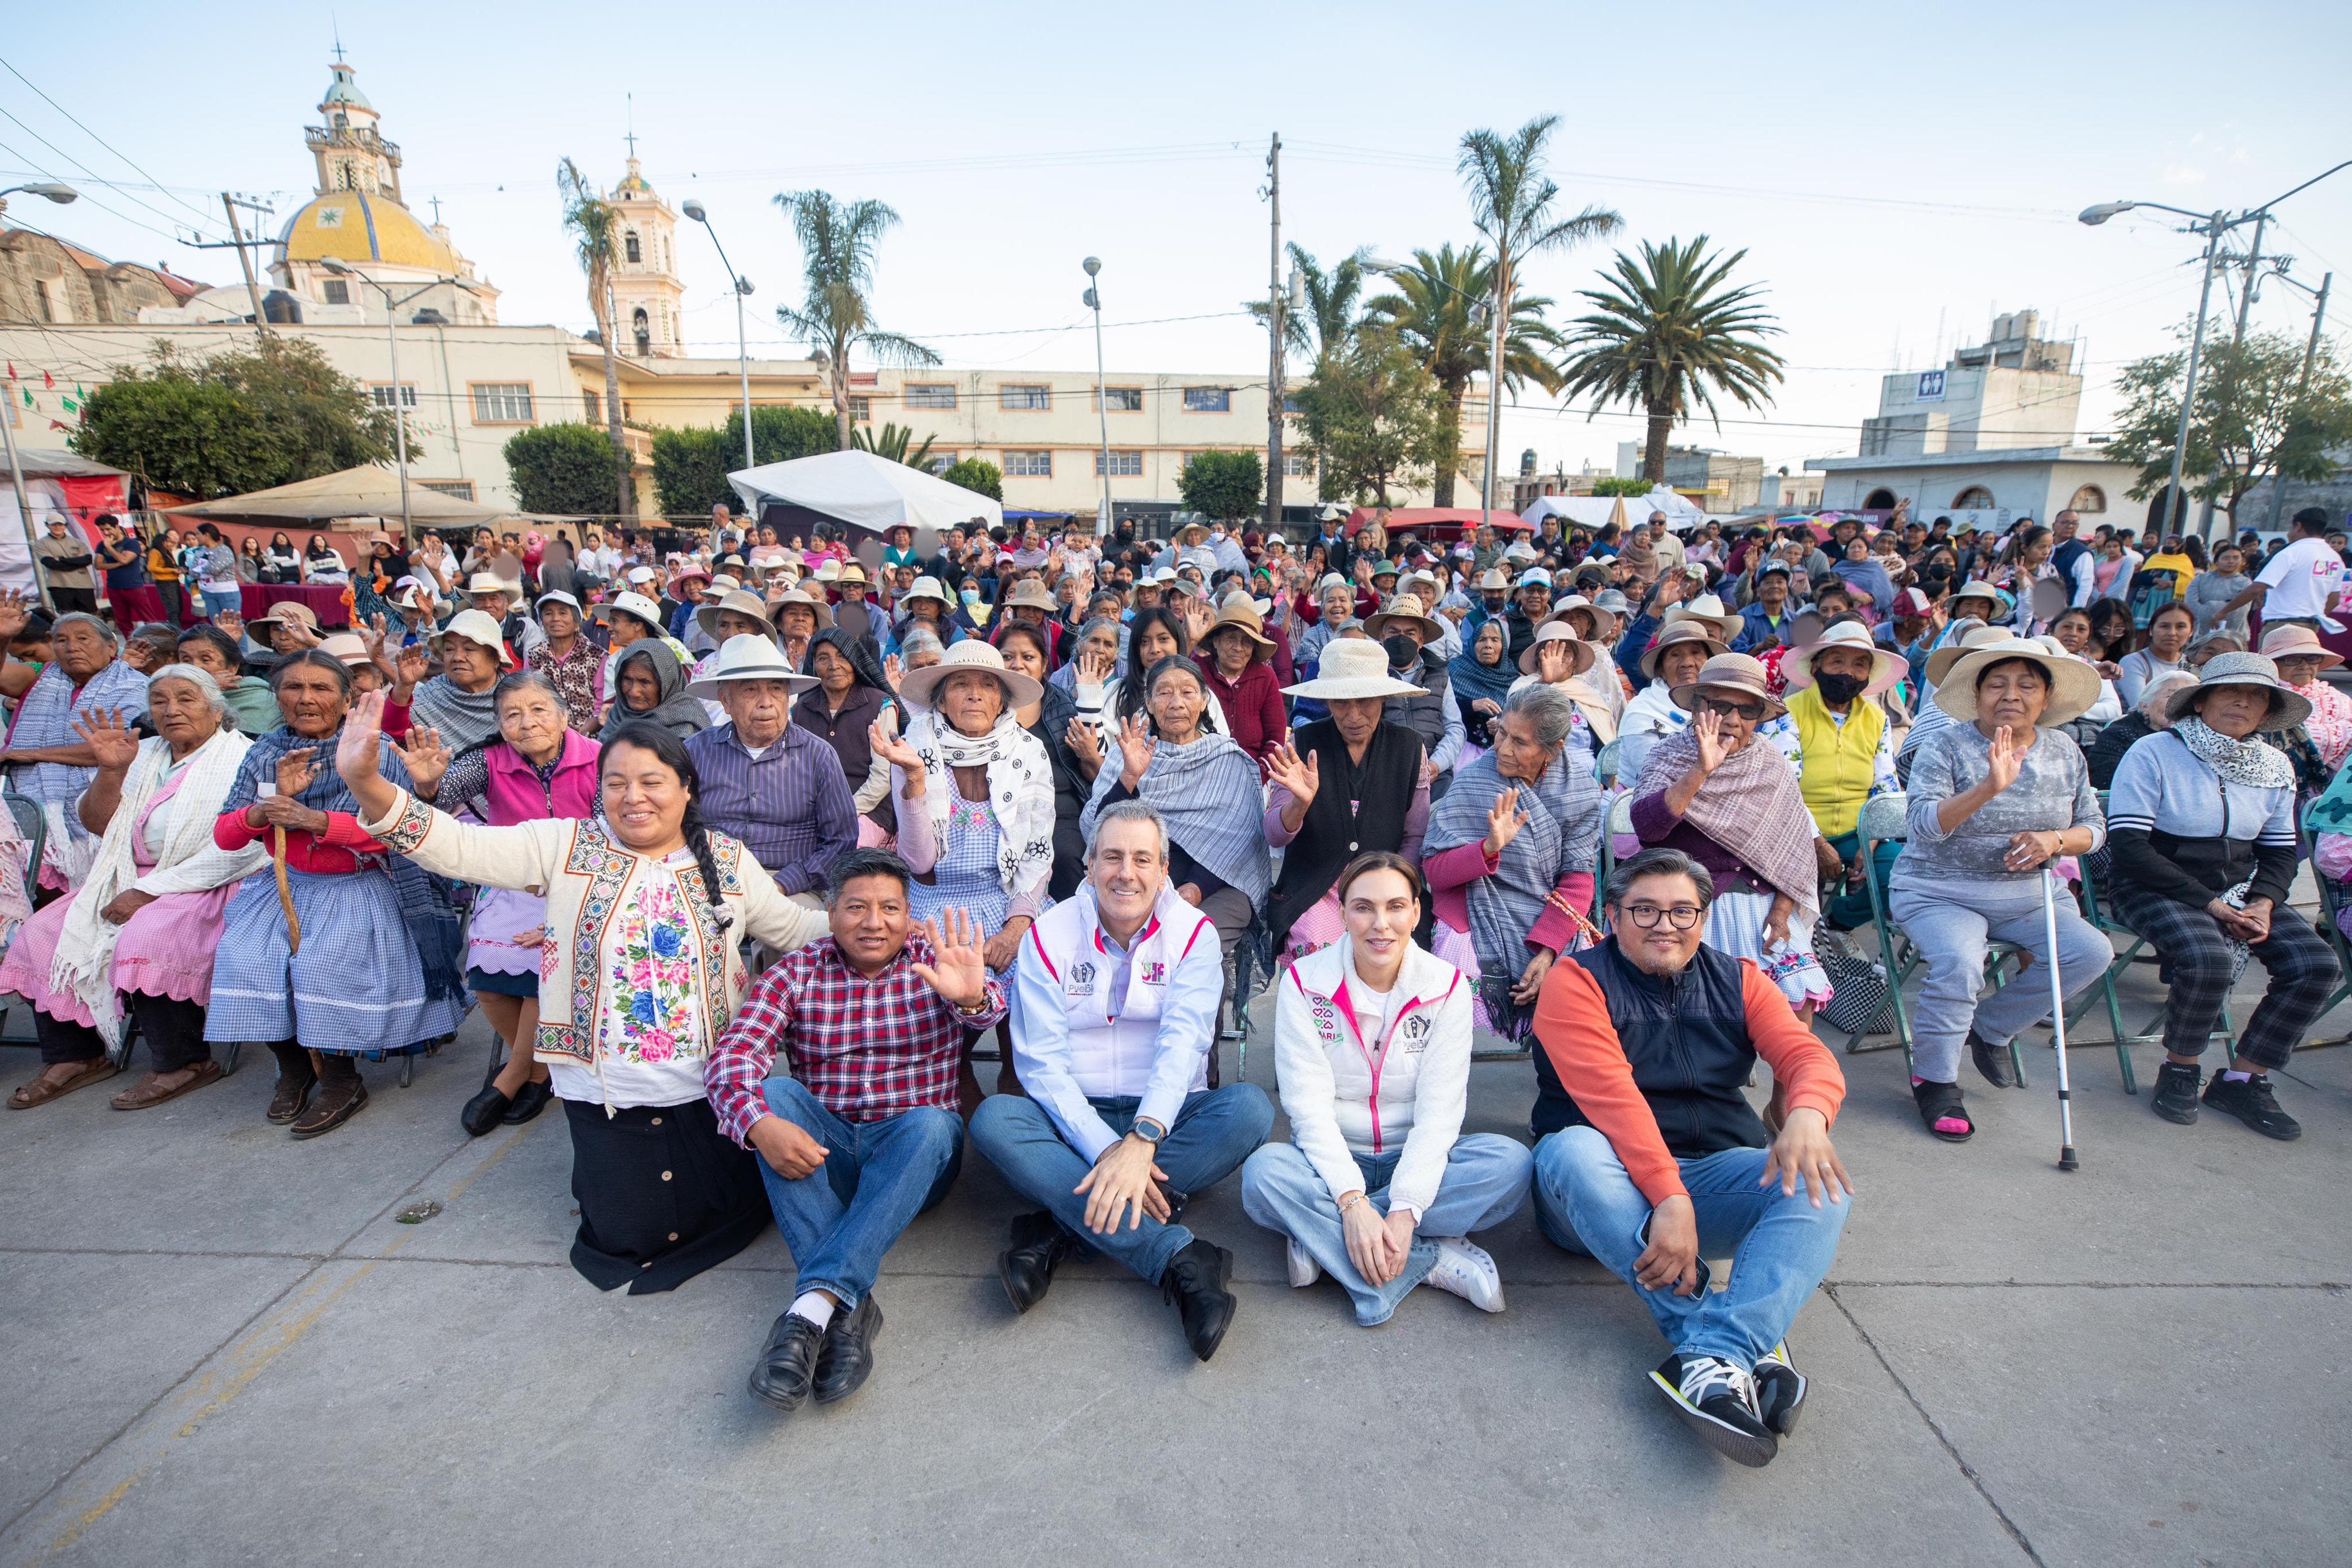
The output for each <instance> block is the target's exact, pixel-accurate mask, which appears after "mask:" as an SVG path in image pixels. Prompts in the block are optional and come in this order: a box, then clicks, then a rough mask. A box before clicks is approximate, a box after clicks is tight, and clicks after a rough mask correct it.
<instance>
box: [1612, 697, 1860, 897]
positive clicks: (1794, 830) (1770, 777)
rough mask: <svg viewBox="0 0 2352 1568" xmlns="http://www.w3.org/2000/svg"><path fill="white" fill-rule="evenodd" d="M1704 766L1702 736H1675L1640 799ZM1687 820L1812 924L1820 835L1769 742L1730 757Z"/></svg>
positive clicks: (1654, 758) (1663, 746)
mask: <svg viewBox="0 0 2352 1568" xmlns="http://www.w3.org/2000/svg"><path fill="white" fill-rule="evenodd" d="M1697 766H1698V736H1697V734H1696V731H1693V730H1689V729H1685V730H1683V731H1682V732H1681V733H1680V734H1678V735H1673V736H1669V737H1666V738H1665V739H1664V740H1662V741H1660V742H1658V744H1657V745H1656V746H1655V747H1653V748H1652V749H1651V751H1650V756H1649V759H1648V760H1647V761H1646V762H1644V763H1643V765H1642V777H1641V779H1640V781H1639V782H1637V783H1636V784H1635V785H1634V786H1633V794H1634V797H1635V798H1636V799H1639V798H1641V797H1642V796H1644V795H1652V794H1655V793H1657V792H1658V791H1659V790H1662V789H1667V788H1668V787H1670V786H1671V785H1673V784H1674V783H1675V781H1676V780H1677V779H1681V778H1682V776H1683V775H1684V774H1685V773H1687V772H1689V771H1690V770H1691V769H1692V768H1696V767H1697ZM1683 821H1685V822H1688V823H1689V824H1690V825H1691V826H1692V827H1694V828H1696V829H1697V830H1698V831H1700V832H1702V833H1705V834H1706V836H1707V837H1708V838H1710V839H1713V840H1714V841H1716V842H1717V843H1719V844H1721V845H1722V846H1723V847H1724V848H1725V849H1727V850H1729V851H1730V852H1732V853H1733V854H1735V855H1738V857H1739V858H1740V860H1742V861H1743V862H1746V863H1747V864H1748V865H1751V866H1753V867H1755V868H1756V870H1757V871H1758V872H1759V873H1762V875H1763V877H1764V880H1765V881H1767V882H1769V883H1771V884H1772V885H1773V886H1774V887H1775V888H1777V889H1779V890H1780V892H1782V893H1785V894H1788V895H1789V897H1790V898H1791V899H1792V900H1794V901H1795V903H1796V905H1797V908H1798V909H1799V910H1800V911H1801V912H1802V914H1803V915H1804V916H1805V918H1806V920H1808V921H1811V919H1812V918H1813V916H1814V915H1815V913H1816V912H1817V911H1818V910H1819V909H1820V907H1821V862H1818V861H1816V860H1815V859H1814V858H1813V840H1814V839H1816V838H1817V837H1819V836H1820V835H1819V834H1818V833H1817V832H1816V831H1815V830H1814V827H1813V816H1812V813H1811V811H1808V810H1805V798H1804V796H1803V794H1801V792H1800V791H1799V789H1798V787H1797V771H1796V769H1795V768H1791V767H1790V766H1789V759H1788V758H1785V757H1783V756H1781V755H1780V751H1779V750H1778V749H1776V748H1775V747H1773V746H1772V744H1771V743H1770V742H1769V741H1768V740H1765V739H1764V738H1763V737H1760V736H1751V737H1749V738H1748V744H1747V745H1746V746H1744V747H1741V748H1740V749H1739V750H1738V751H1736V752H1734V753H1732V754H1731V755H1730V756H1729V757H1727V758H1724V759H1723V766H1722V767H1720V768H1717V769H1716V770H1715V771H1714V772H1713V773H1712V774H1710V775H1708V777H1707V780H1706V783H1705V784H1702V785H1700V786H1699V791H1698V795H1697V798H1696V799H1695V800H1692V801H1691V804H1690V810H1687V811H1685V812H1684V813H1683Z"/></svg>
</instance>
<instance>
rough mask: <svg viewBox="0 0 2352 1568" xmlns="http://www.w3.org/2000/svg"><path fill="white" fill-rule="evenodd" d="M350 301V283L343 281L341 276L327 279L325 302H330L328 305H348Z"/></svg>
mask: <svg viewBox="0 0 2352 1568" xmlns="http://www.w3.org/2000/svg"><path fill="white" fill-rule="evenodd" d="M351 302H352V286H351V285H350V284H348V283H345V282H344V281H343V280H342V279H341V278H340V277H331V278H329V279H327V303H328V304H330V305H349V304H350V303H351Z"/></svg>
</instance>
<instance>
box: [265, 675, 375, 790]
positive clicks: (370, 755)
mask: <svg viewBox="0 0 2352 1568" xmlns="http://www.w3.org/2000/svg"><path fill="white" fill-rule="evenodd" d="M383 703H384V697H383V693H382V692H362V693H360V694H359V695H358V696H356V697H354V698H352V711H351V712H350V713H349V714H348V715H346V716H344V718H343V733H342V735H341V737H339V738H338V739H337V740H336V742H335V771H336V772H338V773H340V774H341V775H342V776H343V782H344V783H346V784H349V785H352V787H353V788H357V786H358V782H359V780H361V779H374V778H377V777H379V775H378V773H377V771H376V769H377V767H378V762H379V758H380V756H381V752H382V746H383ZM297 755H308V754H307V753H289V760H290V758H292V757H293V756H297ZM285 772H286V763H285V761H280V762H279V763H278V788H279V789H284V788H285Z"/></svg>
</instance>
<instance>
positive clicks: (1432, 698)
mask: <svg viewBox="0 0 2352 1568" xmlns="http://www.w3.org/2000/svg"><path fill="white" fill-rule="evenodd" d="M1389 674H1391V675H1395V674H1396V672H1395V671H1394V670H1391V671H1390V672H1389ZM1397 678H1398V679H1400V680H1406V681H1411V682H1412V684H1413V685H1417V686H1419V687H1420V688H1421V691H1420V692H1419V693H1418V694H1417V695H1413V696H1409V697H1391V698H1389V699H1388V700H1387V701H1386V702H1384V703H1382V704H1381V718H1383V719H1385V720H1387V721H1388V722H1389V723H1390V724H1394V725H1402V726H1403V727H1405V728H1407V729H1409V730H1411V731H1412V732H1413V734H1415V735H1417V736H1419V737H1421V747H1422V749H1423V751H1426V752H1428V753H1429V754H1430V755H1431V756H1433V757H1434V756H1436V755H1437V747H1438V746H1439V745H1440V744H1441V743H1442V742H1443V741H1444V739H1445V708H1446V705H1447V704H1448V703H1451V702H1452V701H1453V700H1454V694H1453V685H1454V683H1453V678H1452V675H1451V674H1450V673H1449V672H1448V671H1447V670H1446V668H1445V661H1444V660H1443V659H1440V658H1439V657H1438V656H1437V655H1436V653H1433V652H1432V651H1430V650H1429V649H1426V648H1424V649H1423V650H1422V653H1421V660H1420V662H1419V663H1418V664H1415V665H1413V667H1412V669H1411V670H1410V671H1409V672H1408V673H1407V674H1403V675H1400V676H1398V677H1397Z"/></svg>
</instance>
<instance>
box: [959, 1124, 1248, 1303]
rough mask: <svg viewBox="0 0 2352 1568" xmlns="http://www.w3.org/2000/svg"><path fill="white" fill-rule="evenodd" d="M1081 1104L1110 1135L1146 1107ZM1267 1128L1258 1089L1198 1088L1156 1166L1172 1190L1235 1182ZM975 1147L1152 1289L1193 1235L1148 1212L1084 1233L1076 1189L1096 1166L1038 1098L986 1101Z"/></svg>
mask: <svg viewBox="0 0 2352 1568" xmlns="http://www.w3.org/2000/svg"><path fill="white" fill-rule="evenodd" d="M1087 1103H1088V1104H1090V1105H1092V1106H1093V1107H1094V1108H1095V1111H1096V1113H1097V1114H1098V1115H1100V1116H1101V1117H1102V1119H1103V1120H1104V1121H1105V1122H1106V1123H1108V1124H1109V1126H1110V1130H1111V1131H1112V1132H1114V1133H1117V1134H1118V1135H1119V1136H1121V1137H1125V1136H1126V1135H1127V1133H1128V1130H1129V1128H1130V1127H1132V1126H1134V1125H1135V1113H1136V1110H1137V1108H1138V1107H1139V1105H1140V1104H1141V1103H1142V1102H1141V1101H1139V1100H1138V1099H1137V1098H1136V1097H1135V1096H1133V1095H1131V1094H1130V1095H1126V1096H1122V1097H1121V1098H1118V1099H1116V1100H1089V1101H1088V1102H1087ZM1273 1130H1274V1105H1273V1103H1272V1102H1270V1101H1268V1100H1267V1099H1266V1097H1265V1090H1263V1089H1260V1088H1259V1087H1258V1086H1257V1085H1256V1084H1255V1083H1228V1084H1226V1085H1225V1086H1224V1087H1223V1088H1222V1089H1203V1090H1202V1091H1200V1092H1198V1093H1194V1094H1188V1095H1186V1096H1185V1097H1184V1104H1183V1108H1182V1109H1181V1110H1179V1111H1178V1112H1177V1113H1176V1120H1175V1123H1174V1124H1173V1125H1171V1127H1170V1128H1169V1129H1168V1136H1167V1137H1165V1138H1164V1139H1162V1140H1160V1155H1159V1160H1158V1164H1159V1166H1160V1169H1161V1170H1162V1171H1164V1172H1166V1173H1167V1176H1168V1185H1169V1186H1171V1187H1172V1188H1174V1189H1175V1190H1176V1191H1178V1192H1181V1193H1185V1194H1187V1195H1189V1194H1192V1193H1196V1192H1204V1191H1206V1190H1207V1189H1208V1188H1210V1187H1212V1186H1216V1184H1217V1183H1219V1182H1221V1181H1223V1180H1224V1179H1225V1177H1226V1176H1230V1175H1232V1174H1233V1169H1234V1166H1238V1165H1240V1164H1241V1163H1242V1161H1244V1160H1245V1159H1247V1158H1248V1157H1249V1155H1250V1152H1251V1151H1252V1150H1254V1149H1255V1148H1256V1147H1257V1146H1258V1145H1260V1144H1263V1143H1265V1135H1266V1134H1268V1133H1270V1132H1272V1131H1273ZM971 1142H972V1146H973V1147H974V1148H977V1149H978V1150H979V1151H980V1152H981V1153H982V1154H983V1155H987V1156H988V1163H989V1164H991V1165H992V1166H995V1167H996V1168H997V1169H998V1170H999V1171H1001V1172H1003V1176H1004V1179H1005V1180H1006V1181H1007V1182H1009V1183H1011V1184H1012V1186H1013V1190H1014V1191H1015V1192H1017V1193H1019V1194H1021V1196H1022V1197H1025V1198H1027V1199H1028V1200H1029V1201H1030V1202H1032V1203H1038V1204H1043V1205H1045V1207H1047V1208H1050V1209H1052V1210H1053V1211H1054V1218H1056V1219H1058V1220H1060V1221H1061V1222H1062V1226H1063V1228H1065V1229H1066V1230H1068V1231H1069V1232H1070V1233H1071V1234H1072V1235H1074V1236H1076V1237H1077V1238H1078V1239H1079V1240H1081V1241H1083V1242H1085V1243H1086V1244H1087V1246H1088V1247H1091V1248H1093V1249H1095V1250H1096V1251H1098V1252H1105V1253H1108V1254H1109V1255H1110V1256H1111V1257H1113V1258H1115V1259H1117V1260H1118V1261H1119V1262H1121V1263H1123V1264H1125V1265H1126V1266H1127V1267H1128V1269H1129V1270H1131V1271H1132V1272H1133V1273H1134V1274H1135V1275H1136V1277H1137V1278H1139V1279H1140V1280H1142V1281H1145V1282H1146V1283H1147V1284H1153V1285H1156V1284H1158V1283H1159V1282H1160V1276H1161V1275H1162V1274H1165V1273H1166V1272H1168V1264H1169V1262H1170V1260H1172V1259H1173V1258H1174V1257H1175V1256H1176V1254H1177V1253H1179V1252H1181V1251H1182V1250H1184V1249H1185V1248H1187V1247H1190V1246H1191V1245H1192V1232H1191V1231H1189V1230H1187V1229H1185V1228H1183V1227H1182V1226H1181V1225H1162V1224H1161V1223H1160V1221H1158V1220H1156V1219H1154V1218H1151V1217H1150V1215H1148V1214H1147V1215H1145V1216H1144V1217H1143V1222H1142V1223H1141V1224H1140V1225H1139V1226H1137V1227H1136V1228H1134V1229H1132V1230H1130V1229H1129V1228H1128V1227H1127V1224H1126V1220H1125V1218H1124V1216H1122V1217H1121V1219H1120V1223H1119V1224H1118V1227H1117V1228H1114V1229H1113V1230H1111V1231H1110V1232H1109V1234H1108V1235H1103V1234H1098V1233H1097V1232H1095V1231H1092V1230H1089V1229H1087V1195H1086V1194H1085V1193H1082V1192H1078V1191H1076V1190H1075V1189H1076V1186H1077V1185H1078V1183H1080V1182H1082V1181H1084V1180H1086V1179H1087V1171H1088V1170H1089V1169H1091V1168H1092V1167H1091V1166H1088V1165H1087V1162H1086V1160H1085V1159H1084V1158H1083V1157H1081V1156H1080V1155H1079V1154H1078V1151H1077V1150H1076V1149H1074V1148H1072V1147H1070V1145H1068V1144H1066V1143H1065V1142H1063V1140H1062V1130H1061V1129H1060V1128H1059V1127H1057V1126H1055V1124H1054V1118H1053V1117H1051V1116H1049V1115H1047V1114H1046V1113H1045V1107H1044V1106H1042V1105H1040V1104H1038V1103H1037V1102H1035V1101H1034V1100H1031V1099H1029V1098H1027V1097H1026V1096H1024V1095H1020V1094H992V1095H990V1096H989V1097H988V1098H987V1099H985V1100H983V1101H982V1102H981V1103H980V1109H979V1110H977V1111H975V1112H973V1113H971Z"/></svg>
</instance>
